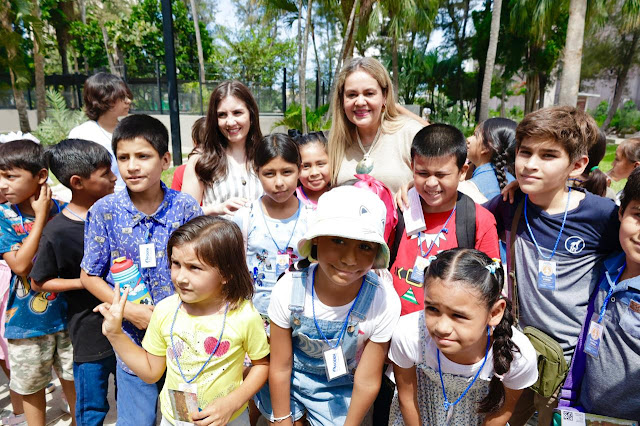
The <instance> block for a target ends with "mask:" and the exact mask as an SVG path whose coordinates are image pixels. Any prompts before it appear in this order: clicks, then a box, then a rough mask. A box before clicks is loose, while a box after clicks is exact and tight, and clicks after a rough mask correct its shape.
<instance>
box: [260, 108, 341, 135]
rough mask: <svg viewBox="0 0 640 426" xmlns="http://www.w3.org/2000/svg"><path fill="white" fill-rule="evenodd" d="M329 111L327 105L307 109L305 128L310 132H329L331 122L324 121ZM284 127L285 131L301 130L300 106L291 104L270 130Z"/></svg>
mask: <svg viewBox="0 0 640 426" xmlns="http://www.w3.org/2000/svg"><path fill="white" fill-rule="evenodd" d="M327 111H329V105H328V104H327V105H322V106H320V107H318V109H316V110H312V109H311V108H309V107H307V111H306V112H307V127H308V128H309V131H310V132H317V131H320V130H329V129H330V128H331V120H327V121H325V119H324V116H325V115H326V114H327ZM279 126H284V127H286V128H287V129H298V130H301V129H302V108H300V104H296V103H294V104H291V105H290V106H289V107H288V108H287V110H286V111H285V113H284V118H283V119H282V120H279V121H276V122H275V123H274V124H273V127H272V129H274V128H276V127H279Z"/></svg>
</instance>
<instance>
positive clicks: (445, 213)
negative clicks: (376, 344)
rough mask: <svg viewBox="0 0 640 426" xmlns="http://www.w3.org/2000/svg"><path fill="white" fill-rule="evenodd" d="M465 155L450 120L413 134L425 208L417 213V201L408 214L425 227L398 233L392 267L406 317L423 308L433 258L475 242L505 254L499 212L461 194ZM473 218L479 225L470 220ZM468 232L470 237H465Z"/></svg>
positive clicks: (419, 190) (414, 162)
mask: <svg viewBox="0 0 640 426" xmlns="http://www.w3.org/2000/svg"><path fill="white" fill-rule="evenodd" d="M466 159H467V143H466V139H465V137H464V135H463V134H462V132H461V131H460V130H458V129H457V128H455V127H453V126H450V125H448V124H432V125H430V126H427V127H425V128H423V129H422V130H420V131H419V132H418V133H417V134H416V136H415V137H414V138H413V143H412V144H411V169H412V171H413V179H414V184H415V190H416V192H417V193H418V195H419V196H420V207H421V210H422V212H420V211H418V212H414V211H412V209H417V206H416V205H413V206H410V207H409V214H411V215H412V217H416V215H420V214H422V215H423V216H424V222H425V224H426V229H425V230H424V231H421V232H419V233H417V234H414V235H411V236H407V230H406V229H405V230H404V231H403V232H402V235H401V236H399V235H398V236H397V237H399V238H400V240H399V243H398V242H394V247H397V253H396V256H395V259H392V260H393V263H392V266H391V268H390V269H391V273H392V275H393V285H394V287H395V289H396V292H397V293H398V295H399V296H400V301H401V303H402V312H401V315H406V314H409V313H411V312H415V311H419V310H421V309H423V307H424V304H423V300H424V295H423V278H424V270H425V269H426V267H427V266H428V264H429V260H428V259H429V256H435V255H437V254H438V253H439V252H441V251H444V250H448V249H451V248H455V247H463V246H466V245H470V246H472V247H468V248H475V249H477V250H480V251H483V252H485V253H486V254H487V255H488V256H489V257H492V258H498V259H499V258H500V249H499V247H498V233H497V231H496V221H495V218H494V216H493V215H492V214H491V213H490V212H489V211H487V210H486V209H485V208H484V207H482V206H480V205H478V204H475V203H473V201H472V200H471V199H470V198H468V197H467V196H466V195H464V194H462V193H459V192H458V184H459V183H460V182H461V181H463V180H464V178H465V175H466V172H467V165H466V164H465V162H466ZM474 207H475V212H474ZM474 213H475V220H474ZM457 216H458V217H457ZM471 221H474V222H475V226H473V225H472V223H469V222H471ZM456 228H461V229H456ZM462 228H464V229H462ZM398 234H399V233H398ZM463 235H464V236H465V238H462V237H461V236H463ZM459 239H460V240H461V241H460V242H459V241H458V240H459ZM462 240H464V241H462ZM392 257H393V253H392Z"/></svg>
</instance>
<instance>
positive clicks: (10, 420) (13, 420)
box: [2, 414, 27, 426]
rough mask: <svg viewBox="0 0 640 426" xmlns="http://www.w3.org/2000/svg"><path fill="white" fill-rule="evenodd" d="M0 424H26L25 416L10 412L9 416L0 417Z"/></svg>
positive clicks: (21, 425) (16, 425) (13, 425)
mask: <svg viewBox="0 0 640 426" xmlns="http://www.w3.org/2000/svg"><path fill="white" fill-rule="evenodd" d="M2 424H3V425H12V426H23V425H24V426H26V424H27V418H26V417H25V416H24V414H18V415H17V416H16V415H15V414H11V415H10V416H7V417H3V418H2Z"/></svg>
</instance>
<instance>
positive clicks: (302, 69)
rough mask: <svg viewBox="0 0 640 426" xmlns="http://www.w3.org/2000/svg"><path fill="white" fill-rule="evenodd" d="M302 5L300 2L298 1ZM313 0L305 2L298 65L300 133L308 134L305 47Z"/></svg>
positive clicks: (307, 42) (307, 39)
mask: <svg viewBox="0 0 640 426" xmlns="http://www.w3.org/2000/svg"><path fill="white" fill-rule="evenodd" d="M300 4H302V0H300ZM312 4H313V0H308V1H307V19H306V24H305V27H304V36H303V40H302V61H301V64H300V81H301V83H300V89H301V90H300V109H301V112H302V133H303V134H304V133H309V129H308V127H307V84H306V82H307V80H306V78H307V77H306V74H307V45H308V44H309V29H310V28H311V6H312Z"/></svg>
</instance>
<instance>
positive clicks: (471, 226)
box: [456, 191, 476, 249]
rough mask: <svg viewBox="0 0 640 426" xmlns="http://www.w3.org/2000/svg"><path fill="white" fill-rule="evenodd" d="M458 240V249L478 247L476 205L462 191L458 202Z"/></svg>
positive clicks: (459, 193)
mask: <svg viewBox="0 0 640 426" xmlns="http://www.w3.org/2000/svg"><path fill="white" fill-rule="evenodd" d="M456 238H457V240H458V247H463V248H469V249H473V248H475V247H476V203H474V202H473V200H472V199H471V197H469V196H467V195H465V194H463V193H462V192H460V191H458V200H457V201H456Z"/></svg>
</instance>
